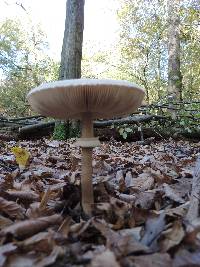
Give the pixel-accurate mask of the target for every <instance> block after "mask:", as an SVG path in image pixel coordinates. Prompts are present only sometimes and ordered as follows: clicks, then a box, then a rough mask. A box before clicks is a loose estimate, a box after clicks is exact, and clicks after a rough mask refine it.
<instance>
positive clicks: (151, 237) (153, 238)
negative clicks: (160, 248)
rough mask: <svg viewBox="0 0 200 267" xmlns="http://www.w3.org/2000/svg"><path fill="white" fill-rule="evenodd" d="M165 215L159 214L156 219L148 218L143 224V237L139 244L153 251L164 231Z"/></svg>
mask: <svg viewBox="0 0 200 267" xmlns="http://www.w3.org/2000/svg"><path fill="white" fill-rule="evenodd" d="M165 225H166V222H165V213H161V214H160V215H159V216H158V217H154V218H151V217H150V218H148V219H147V221H146V223H145V229H144V235H143V237H142V239H141V243H142V244H144V245H146V246H149V247H151V248H152V249H155V248H156V247H157V240H158V238H159V237H160V235H161V234H162V231H164V229H165Z"/></svg>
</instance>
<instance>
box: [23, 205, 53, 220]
mask: <svg viewBox="0 0 200 267" xmlns="http://www.w3.org/2000/svg"><path fill="white" fill-rule="evenodd" d="M40 205H41V203H40V202H34V203H32V204H30V206H29V208H28V209H27V212H26V216H27V217H28V218H30V219H36V218H38V217H42V216H51V215H53V214H54V213H55V212H54V209H53V208H51V207H42V208H40Z"/></svg>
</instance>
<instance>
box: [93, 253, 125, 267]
mask: <svg viewBox="0 0 200 267" xmlns="http://www.w3.org/2000/svg"><path fill="white" fill-rule="evenodd" d="M89 266H90V267H102V266H106V267H120V265H119V263H118V262H117V260H116V258H115V254H114V253H113V252H112V251H110V250H109V249H107V250H105V251H104V252H102V253H100V254H99V255H96V256H94V258H93V259H92V262H91V264H90V265H89Z"/></svg>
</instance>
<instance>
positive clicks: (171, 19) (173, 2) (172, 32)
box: [168, 0, 182, 100]
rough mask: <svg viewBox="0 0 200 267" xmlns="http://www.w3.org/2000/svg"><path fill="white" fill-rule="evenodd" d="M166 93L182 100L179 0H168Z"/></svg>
mask: <svg viewBox="0 0 200 267" xmlns="http://www.w3.org/2000/svg"><path fill="white" fill-rule="evenodd" d="M168 23H169V26H168V94H169V96H170V98H171V99H173V100H182V75H181V70H180V0H168Z"/></svg>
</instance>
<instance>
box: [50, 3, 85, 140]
mask: <svg viewBox="0 0 200 267" xmlns="http://www.w3.org/2000/svg"><path fill="white" fill-rule="evenodd" d="M84 4H85V1H84V0H67V2H66V18H65V31H64V38H63V45H62V52H61V64H60V73H59V79H60V80H65V79H77V78H80V77H81V60H82V44H83V29H84ZM78 131H79V124H78V122H76V121H74V120H73V121H68V122H66V123H61V122H60V121H58V122H57V123H56V126H55V129H54V137H55V138H58V139H65V138H67V137H74V136H77V133H78Z"/></svg>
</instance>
